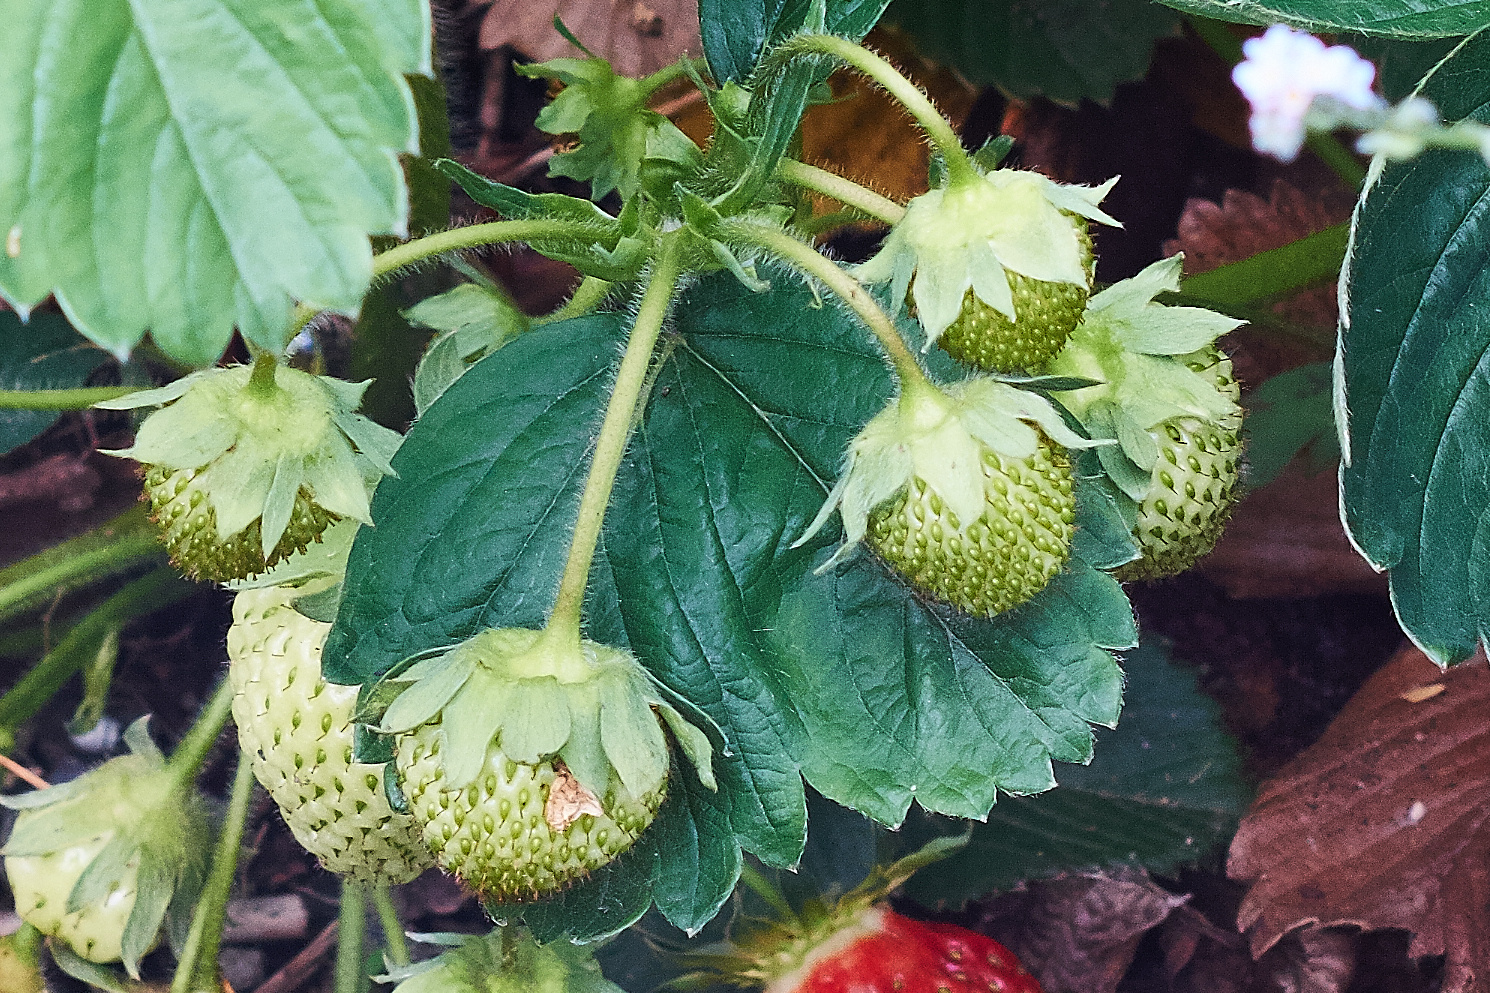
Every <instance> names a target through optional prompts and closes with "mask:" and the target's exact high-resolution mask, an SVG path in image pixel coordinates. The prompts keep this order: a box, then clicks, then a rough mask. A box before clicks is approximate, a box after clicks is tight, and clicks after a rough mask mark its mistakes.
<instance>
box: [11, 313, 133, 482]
mask: <svg viewBox="0 0 1490 993" xmlns="http://www.w3.org/2000/svg"><path fill="white" fill-rule="evenodd" d="M106 358H108V356H107V355H105V354H104V353H103V352H101V351H99V350H98V349H96V348H94V347H93V346H92V345H90V344H88V343H87V342H85V341H83V340H82V339H81V338H79V337H78V334H77V332H76V331H74V330H73V329H72V327H71V326H70V325H69V324H68V323H67V321H66V320H65V319H63V318H62V317H59V316H58V315H56V314H37V315H35V316H34V317H32V318H31V320H30V322H29V323H26V324H22V323H21V319H20V318H19V317H17V316H16V315H15V314H12V313H9V312H0V389H3V390H60V389H67V388H69V387H74V386H82V385H83V380H85V379H87V378H88V374H89V373H91V372H92V371H93V370H94V369H97V368H98V367H99V366H100V365H102V364H103V362H104V360H105V359H106ZM60 416H61V412H60V411H56V410H3V409H0V454H3V453H5V452H8V451H10V450H11V449H13V448H17V447H19V446H21V445H24V444H25V443H26V442H28V441H30V440H31V439H32V438H35V437H36V436H37V435H39V434H41V433H42V432H43V431H45V430H46V429H47V428H49V427H51V426H52V424H53V423H54V422H55V421H56V420H57V418H58V417H60Z"/></svg>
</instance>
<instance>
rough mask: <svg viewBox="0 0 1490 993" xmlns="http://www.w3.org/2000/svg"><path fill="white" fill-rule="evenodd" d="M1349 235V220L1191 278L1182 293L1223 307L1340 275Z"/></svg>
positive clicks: (1259, 298) (1181, 290) (1256, 299)
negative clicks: (1346, 222) (1347, 222)
mask: <svg viewBox="0 0 1490 993" xmlns="http://www.w3.org/2000/svg"><path fill="white" fill-rule="evenodd" d="M1349 239H1350V225H1349V224H1336V225H1333V226H1332V227H1328V228H1325V229H1323V230H1322V231H1316V232H1314V233H1313V234H1310V235H1306V236H1305V237H1303V238H1300V239H1298V240H1297V241H1291V242H1289V243H1288V244H1286V245H1280V246H1279V247H1277V248H1270V249H1268V250H1267V251H1264V252H1258V253H1257V254H1256V255H1251V256H1248V257H1247V258H1245V259H1241V260H1239V261H1236V262H1230V263H1227V264H1226V265H1223V266H1219V267H1217V268H1215V269H1211V270H1209V271H1208V272H1201V273H1197V274H1195V275H1194V276H1190V277H1187V278H1186V279H1185V280H1184V282H1182V283H1181V284H1180V292H1181V293H1182V294H1184V295H1185V296H1187V297H1195V298H1198V299H1204V300H1209V301H1212V302H1214V303H1218V304H1221V305H1223V306H1237V305H1240V304H1247V303H1253V302H1255V301H1258V300H1265V299H1267V298H1269V297H1273V296H1277V295H1278V294H1280V293H1287V292H1289V291H1290V290H1297V289H1302V288H1303V287H1305V286H1312V285H1314V284H1316V283H1321V282H1324V281H1326V280H1330V279H1334V278H1335V277H1337V276H1338V275H1339V274H1340V265H1341V263H1343V262H1344V261H1345V246H1346V243H1347V242H1348V241H1349Z"/></svg>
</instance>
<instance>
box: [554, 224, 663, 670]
mask: <svg viewBox="0 0 1490 993" xmlns="http://www.w3.org/2000/svg"><path fill="white" fill-rule="evenodd" d="M679 249H680V246H679V244H678V237H677V236H671V237H664V238H663V240H662V245H661V252H660V254H659V255H658V257H657V261H656V262H655V264H654V265H653V267H652V272H651V277H650V279H649V280H648V282H647V289H646V292H645V293H643V294H642V300H641V305H640V306H639V307H638V308H637V311H636V322H635V323H634V324H633V325H632V327H631V337H630V339H629V340H628V341H627V342H626V355H625V356H624V357H623V358H622V359H621V368H620V370H619V371H618V372H617V373H616V385H615V387H614V389H613V390H612V392H611V398H610V404H609V405H608V406H607V407H606V409H605V420H604V422H603V423H602V424H601V425H600V437H599V438H598V439H597V440H596V442H595V455H594V458H593V459H592V460H591V462H590V475H589V477H588V478H587V479H586V480H585V489H584V493H583V494H582V495H581V496H580V501H579V520H578V521H577V522H576V523H575V525H574V538H573V540H572V541H571V543H570V546H569V560H568V561H567V562H566V563H565V564H564V576H563V578H562V579H560V580H559V594H558V596H557V598H555V600H554V610H553V613H552V614H551V615H550V616H549V623H548V628H549V631H550V632H551V633H552V634H553V636H555V637H560V638H564V639H566V640H569V639H572V641H573V642H574V643H575V644H576V645H577V644H578V642H579V639H580V618H581V612H582V610H583V608H584V602H585V587H586V586H587V585H588V583H589V580H590V562H591V560H592V559H593V558H594V557H595V544H596V542H598V541H599V540H600V528H601V525H602V524H603V523H604V521H605V508H606V507H607V506H608V505H609V504H610V493H611V487H612V486H613V485H614V484H615V481H616V470H618V469H619V468H620V467H621V458H622V457H623V456H624V455H625V453H626V439H627V436H628V435H629V434H630V432H631V423H632V415H633V414H634V413H635V411H636V404H637V400H638V399H639V398H640V397H641V394H642V387H643V386H644V385H645V384H646V381H647V368H648V366H650V364H651V361H652V350H653V349H654V348H655V347H656V345H657V336H658V335H659V334H661V333H662V324H663V321H665V320H666V319H667V312H668V308H669V307H670V306H671V305H672V299H673V291H674V289H676V288H677V285H678V277H679V275H680V274H681V272H682V266H681V261H680V259H679V254H680V251H679Z"/></svg>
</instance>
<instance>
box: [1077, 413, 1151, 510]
mask: <svg viewBox="0 0 1490 993" xmlns="http://www.w3.org/2000/svg"><path fill="white" fill-rule="evenodd" d="M1119 419H1126V418H1124V415H1123V411H1122V409H1121V408H1120V407H1118V406H1117V405H1116V404H1114V403H1111V402H1110V401H1100V402H1098V403H1094V404H1092V406H1091V407H1090V408H1089V409H1088V410H1087V417H1086V422H1085V425H1086V428H1087V431H1088V433H1090V434H1091V435H1092V437H1094V438H1110V439H1113V440H1119V435H1120V433H1121V432H1119V430H1118V425H1117V423H1116V422H1117V421H1118V420H1119ZM1150 440H1152V439H1150ZM1156 451H1157V446H1156ZM1097 458H1098V460H1100V462H1101V463H1102V469H1103V471H1104V472H1105V473H1106V474H1107V477H1108V478H1109V479H1111V480H1112V482H1113V483H1114V484H1115V485H1116V486H1117V488H1118V489H1119V490H1120V491H1122V493H1123V494H1124V495H1126V496H1127V497H1128V498H1129V499H1131V500H1135V501H1141V500H1142V499H1143V498H1144V497H1145V496H1146V495H1147V494H1148V491H1149V487H1150V486H1151V485H1152V478H1151V473H1150V471H1149V469H1152V467H1153V463H1152V462H1151V463H1150V465H1149V469H1145V468H1143V467H1142V466H1140V465H1138V464H1137V463H1136V462H1135V461H1134V460H1133V459H1132V458H1131V457H1130V456H1129V455H1128V454H1127V452H1126V451H1125V450H1124V448H1123V446H1122V443H1121V441H1119V443H1118V444H1117V445H1108V446H1106V447H1104V448H1099V449H1097Z"/></svg>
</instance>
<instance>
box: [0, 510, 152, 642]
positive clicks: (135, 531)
mask: <svg viewBox="0 0 1490 993" xmlns="http://www.w3.org/2000/svg"><path fill="white" fill-rule="evenodd" d="M155 533H156V532H155V526H154V525H153V524H151V523H150V513H149V508H148V507H145V506H135V507H131V508H130V509H129V510H126V511H125V512H124V513H122V514H120V515H119V516H118V517H116V518H114V519H113V520H111V521H109V522H108V523H107V524H104V525H102V526H100V527H97V528H95V529H93V530H92V531H89V532H88V533H86V534H81V535H78V536H77V537H76V538H69V539H68V540H67V541H64V542H63V543H62V544H60V545H56V546H54V547H52V548H48V549H46V550H45V551H42V552H38V553H37V554H35V555H33V556H31V557H30V558H28V559H23V560H21V561H20V562H17V563H16V564H14V565H11V566H7V567H6V568H5V569H4V570H0V621H3V620H6V619H8V618H10V617H13V616H14V615H16V614H18V613H20V612H22V611H24V610H28V609H30V608H32V607H35V606H38V605H40V604H44V603H46V602H48V601H50V600H51V599H52V597H53V596H55V595H56V594H58V593H65V592H67V591H69V590H75V589H78V588H79V587H82V586H87V585H88V584H89V583H93V582H97V581H98V580H100V579H103V578H105V577H107V576H112V575H115V574H117V573H121V572H127V571H128V570H130V569H132V568H135V567H136V566H138V565H143V564H144V563H145V562H147V561H149V560H151V559H158V558H160V556H161V555H162V553H163V549H162V548H161V547H160V542H159V541H158V540H157V539H156V537H155Z"/></svg>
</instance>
